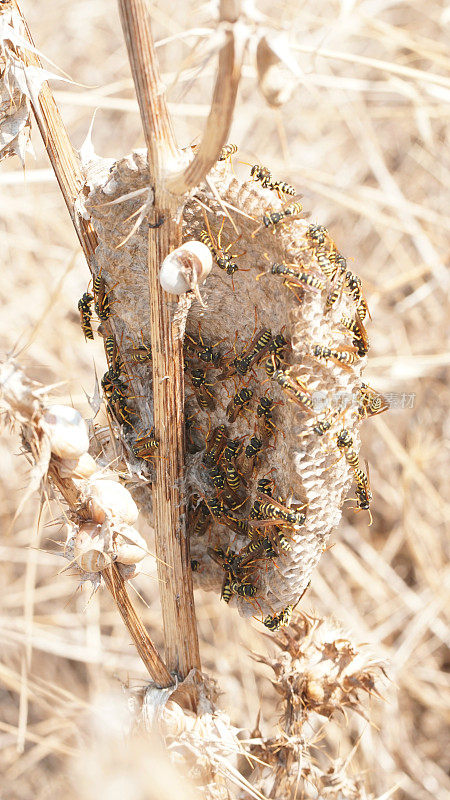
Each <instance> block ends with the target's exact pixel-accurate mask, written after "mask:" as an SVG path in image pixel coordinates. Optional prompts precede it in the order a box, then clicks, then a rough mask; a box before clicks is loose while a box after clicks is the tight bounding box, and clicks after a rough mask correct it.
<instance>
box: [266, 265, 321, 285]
mask: <svg viewBox="0 0 450 800" xmlns="http://www.w3.org/2000/svg"><path fill="white" fill-rule="evenodd" d="M270 271H271V273H272V275H281V276H282V277H283V278H284V280H283V283H284V285H285V286H287V287H288V288H291V287H293V286H298V287H299V288H301V289H305V288H306V289H311V290H313V291H318V292H321V291H323V289H325V285H324V283H323V282H322V281H321V280H320V278H319V276H318V275H316V274H315V273H313V272H301V271H300V270H296V269H293V268H292V267H290V266H289V265H288V264H284V263H281V264H272V267H271V270H270Z"/></svg>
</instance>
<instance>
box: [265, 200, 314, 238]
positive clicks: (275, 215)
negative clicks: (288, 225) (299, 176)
mask: <svg viewBox="0 0 450 800" xmlns="http://www.w3.org/2000/svg"><path fill="white" fill-rule="evenodd" d="M302 211H303V206H302V204H301V203H300V201H299V200H298V201H296V202H294V203H289V205H287V206H286V207H285V208H284V209H282V210H281V211H271V212H269V213H268V214H264V215H263V218H262V223H263V225H264V227H265V228H271V227H275V226H276V225H279V223H280V222H283V221H284V220H286V218H287V217H294V216H295V217H297V216H299V215H300V214H301V213H302ZM255 233H256V231H255Z"/></svg>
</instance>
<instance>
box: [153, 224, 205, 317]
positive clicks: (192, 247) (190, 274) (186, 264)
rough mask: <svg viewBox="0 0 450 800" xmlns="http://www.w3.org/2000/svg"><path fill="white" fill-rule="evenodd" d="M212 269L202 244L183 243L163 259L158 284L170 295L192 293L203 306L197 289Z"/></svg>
mask: <svg viewBox="0 0 450 800" xmlns="http://www.w3.org/2000/svg"><path fill="white" fill-rule="evenodd" d="M211 269H212V255H211V251H210V250H209V248H208V247H207V246H206V244H203V242H197V241H195V240H194V239H191V240H189V241H188V242H184V244H182V245H181V246H180V247H177V248H176V249H175V250H172V252H171V253H169V255H168V256H166V257H165V259H164V261H163V262H162V264H161V269H160V271H159V282H160V284H161V286H162V288H163V289H164V291H166V292H170V294H184V293H185V292H188V291H189V290H190V291H193V292H194V294H195V295H196V297H197V299H199V300H200V302H201V303H202V305H203V301H202V299H201V296H200V293H199V290H198V287H199V284H202V283H204V281H205V280H206V278H207V277H208V275H209V273H210V272H211Z"/></svg>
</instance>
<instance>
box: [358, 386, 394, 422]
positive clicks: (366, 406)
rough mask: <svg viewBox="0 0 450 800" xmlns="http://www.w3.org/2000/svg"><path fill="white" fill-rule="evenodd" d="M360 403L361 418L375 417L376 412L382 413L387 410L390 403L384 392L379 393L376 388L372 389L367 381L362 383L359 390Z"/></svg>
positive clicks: (359, 412)
mask: <svg viewBox="0 0 450 800" xmlns="http://www.w3.org/2000/svg"><path fill="white" fill-rule="evenodd" d="M359 403H360V405H359V406H358V416H359V418H360V419H365V418H367V417H373V416H375V415H376V414H382V413H383V411H387V410H388V408H389V403H388V401H387V400H386V398H385V397H383V395H382V394H378V392H376V391H375V389H372V388H371V387H370V386H368V385H367V384H366V383H362V384H361V388H360V390H359Z"/></svg>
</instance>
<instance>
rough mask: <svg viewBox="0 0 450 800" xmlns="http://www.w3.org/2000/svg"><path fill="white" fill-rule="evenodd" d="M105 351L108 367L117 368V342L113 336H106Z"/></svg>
mask: <svg viewBox="0 0 450 800" xmlns="http://www.w3.org/2000/svg"><path fill="white" fill-rule="evenodd" d="M105 353H106V360H107V362H108V367H109V368H110V369H112V370H115V369H117V360H116V357H117V344H116V340H115V338H114V336H107V337H106V339H105Z"/></svg>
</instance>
